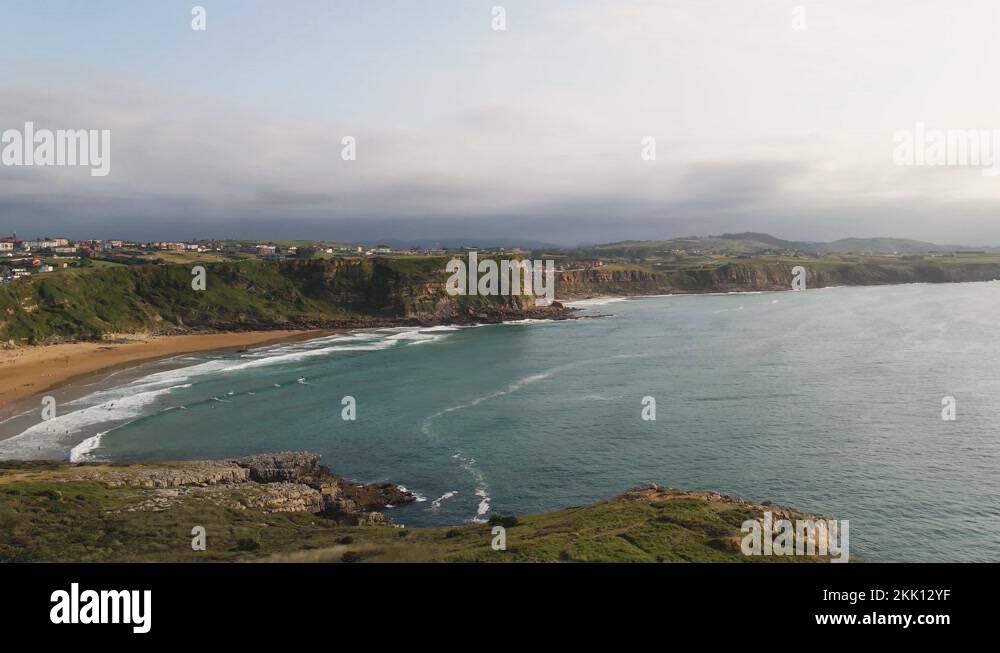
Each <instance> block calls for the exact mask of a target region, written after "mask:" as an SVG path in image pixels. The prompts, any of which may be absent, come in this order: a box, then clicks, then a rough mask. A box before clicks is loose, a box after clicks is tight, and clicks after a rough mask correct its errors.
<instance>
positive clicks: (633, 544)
mask: <svg viewBox="0 0 1000 653" xmlns="http://www.w3.org/2000/svg"><path fill="white" fill-rule="evenodd" d="M414 500H415V499H414V495H412V494H411V493H409V492H407V491H406V490H404V489H402V488H401V487H399V486H397V485H392V484H388V483H381V484H374V485H362V484H358V483H353V482H351V481H348V480H346V479H343V478H342V477H339V476H336V475H335V474H333V473H332V472H330V470H329V469H327V468H326V467H324V466H323V465H321V464H320V463H319V456H317V455H314V454H309V453H279V454H262V455H257V456H249V457H245V458H238V459H233V460H221V461H193V462H175V463H156V464H133V465H119V464H97V463H92V464H72V463H57V462H15V461H0V532H2V533H3V535H2V537H0V561H7V562H40V561H49V562H70V561H81V562H136V561H171V562H198V561H243V560H260V561H287V562H473V561H474V562H781V561H784V562H801V561H808V562H821V561H827V560H828V559H829V558H827V557H822V556H817V555H813V556H804V557H803V556H799V557H794V558H793V557H788V556H786V557H777V558H775V557H749V556H746V555H743V554H742V553H741V548H740V542H741V538H742V536H743V533H742V531H741V525H742V524H744V522H746V521H747V520H756V521H759V520H761V519H762V518H763V517H764V515H765V512H768V513H771V515H772V516H773V517H774V519H789V520H793V519H818V518H817V517H815V516H813V515H803V514H802V513H799V512H797V511H794V510H792V509H790V508H783V507H780V506H775V505H771V504H754V503H751V502H749V501H745V500H743V499H741V498H739V497H733V496H726V495H721V494H717V493H714V492H684V491H680V490H674V489H669V488H664V487H661V486H658V485H650V486H646V487H643V488H636V489H634V490H630V491H628V492H626V493H625V494H623V495H621V496H619V497H616V498H613V499H609V500H607V501H602V502H599V503H595V504H592V505H589V506H583V507H573V508H567V509H565V510H560V511H556V512H551V513H545V514H540V515H529V516H517V517H515V516H512V515H508V516H498V515H495V516H494V517H493V518H492V519H491V520H490V522H489V523H486V524H465V525H458V526H454V527H451V528H416V529H414V528H406V527H404V526H403V525H401V524H393V523H392V522H391V521H390V520H389V519H388V518H387V516H386V511H387V510H390V506H398V505H401V504H404V503H408V502H412V501H414ZM496 526H503V528H504V529H505V538H506V541H505V548H503V549H499V550H498V549H496V548H495V547H494V542H495V537H496V531H495V530H494V529H495V527H496ZM199 532H200V533H202V534H203V535H204V544H205V546H204V547H203V548H197V547H194V546H192V543H193V537H195V538H196V537H198V533H199Z"/></svg>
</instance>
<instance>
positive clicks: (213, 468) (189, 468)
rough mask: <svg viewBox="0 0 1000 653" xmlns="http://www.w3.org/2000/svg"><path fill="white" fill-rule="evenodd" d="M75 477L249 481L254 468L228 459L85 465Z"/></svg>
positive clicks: (121, 482)
mask: <svg viewBox="0 0 1000 653" xmlns="http://www.w3.org/2000/svg"><path fill="white" fill-rule="evenodd" d="M71 480H81V481H99V482H101V483H103V484H104V485H106V486H108V487H137V488H147V489H154V488H176V487H182V486H185V485H228V484H236V483H246V482H247V481H249V480H250V471H249V470H248V469H244V468H242V467H239V466H238V465H235V464H233V463H232V462H230V461H225V460H207V461H196V462H190V463H166V464H162V465H132V466H129V467H116V466H110V467H107V466H103V465H102V466H99V467H89V466H81V467H79V468H78V469H77V471H76V472H75V474H73V475H72V479H71Z"/></svg>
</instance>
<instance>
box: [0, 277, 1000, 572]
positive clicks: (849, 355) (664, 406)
mask: <svg viewBox="0 0 1000 653" xmlns="http://www.w3.org/2000/svg"><path fill="white" fill-rule="evenodd" d="M578 305H579V306H580V308H582V311H581V315H584V316H592V317H593V319H581V320H572V321H561V322H525V323H510V324H503V325H485V326H478V327H464V328H463V327H446V326H439V327H430V328H394V329H374V330H364V331H358V332H352V333H346V334H339V335H332V336H326V337H322V338H317V339H315V340H310V341H306V342H296V343H290V344H282V345H276V346H270V347H264V348H257V349H253V350H250V351H245V352H242V353H240V352H227V353H218V354H198V355H188V356H180V357H176V358H172V359H169V360H165V361H158V362H155V363H149V364H145V365H140V366H138V367H136V368H133V369H130V370H123V371H117V372H114V373H111V374H104V375H101V376H98V377H95V378H92V379H89V380H88V381H86V382H85V383H80V384H76V385H71V386H67V387H65V388H62V389H60V390H59V391H56V392H53V393H51V394H52V395H53V396H54V397H55V398H56V399H57V417H56V418H55V419H52V420H49V421H41V406H40V405H28V406H26V407H24V408H23V412H22V413H20V414H19V415H17V416H15V417H13V418H11V419H8V420H7V421H5V422H3V423H0V438H4V439H2V440H0V458H60V459H72V460H77V461H84V460H94V461H101V460H106V461H154V460H184V459H204V458H223V457H232V456H241V455H247V454H254V453H261V452H271V451H287V450H296V451H300V450H305V451H313V452H316V453H319V454H322V456H323V462H324V464H326V465H327V466H329V467H330V468H331V469H332V470H333V471H334V473H337V474H340V475H343V476H346V477H348V478H351V479H355V480H357V481H361V482H366V483H367V482H376V481H391V482H393V483H397V484H400V485H403V486H405V487H406V488H408V489H409V490H410V491H411V492H414V493H416V494H417V495H418V496H419V497H420V499H421V500H420V501H419V502H418V503H415V504H411V505H408V506H402V507H398V508H393V509H390V510H389V511H388V512H389V514H390V516H391V517H392V518H393V519H394V520H395V521H397V522H399V523H403V524H406V525H408V526H441V525H452V524H461V523H467V522H470V521H480V520H484V519H487V518H488V517H489V516H490V515H492V514H501V515H511V514H517V515H523V514H529V513H535V512H541V511H549V510H556V509H560V508H566V507H570V506H576V505H582V504H586V503H591V502H595V501H600V500H602V499H607V498H610V497H613V496H615V495H618V494H620V493H622V492H623V491H625V490H627V489H629V488H630V487H634V486H636V485H640V484H645V483H650V482H656V483H660V484H662V485H667V486H671V487H676V488H681V489H688V490H714V491H718V492H722V493H726V494H736V495H739V496H742V497H744V498H747V499H749V500H752V501H757V502H761V501H765V500H770V501H773V502H775V503H778V504H782V505H789V506H793V507H794V508H796V509H798V510H801V511H804V512H811V513H819V514H822V515H824V516H827V517H829V518H832V519H846V520H849V521H850V539H851V557H852V559H859V558H860V559H871V560H881V561H996V560H998V559H1000V474H998V471H1000V430H998V427H997V425H998V423H1000V374H998V373H997V371H996V370H997V359H996V358H994V354H997V353H998V350H1000V347H998V345H997V343H998V335H1000V328H998V321H1000V283H967V284H947V285H923V284H918V285H906V286H878V287H850V288H829V289H817V290H809V291H805V292H796V293H792V292H782V293H743V294H728V295H689V296H664V297H644V298H629V299H621V300H594V301H589V302H581V303H579V304H578ZM345 397H350V398H353V405H354V407H355V411H356V413H355V419H354V420H345V419H343V416H344V412H345V408H346V406H345V402H346V403H348V404H350V403H352V402H351V401H350V400H348V399H345ZM650 397H651V398H653V399H654V400H655V404H656V419H655V420H646V419H643V409H644V406H647V405H648V404H649V399H648V398H650ZM948 397H951V398H954V401H955V410H956V417H957V419H955V420H954V421H949V420H944V419H942V402H943V401H945V402H949V401H950V400H948V399H946V398H948ZM36 401H37V400H36ZM647 413H648V411H647ZM647 416H648V414H647Z"/></svg>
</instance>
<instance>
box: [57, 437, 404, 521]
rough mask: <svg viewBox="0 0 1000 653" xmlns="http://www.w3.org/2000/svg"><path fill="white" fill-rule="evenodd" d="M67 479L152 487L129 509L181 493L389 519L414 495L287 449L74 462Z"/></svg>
mask: <svg viewBox="0 0 1000 653" xmlns="http://www.w3.org/2000/svg"><path fill="white" fill-rule="evenodd" d="M65 480H88V481H98V482H100V483H103V484H104V485H106V486H108V487H112V488H143V489H150V490H154V491H155V492H153V493H152V494H150V495H149V496H148V497H146V498H145V499H144V500H143V501H142V502H140V503H138V504H135V505H133V506H130V507H129V508H127V511H129V512H134V511H162V510H168V509H169V508H170V506H171V505H173V504H174V503H176V501H178V500H180V499H181V498H185V497H190V496H201V497H203V498H205V499H207V500H210V501H212V502H213V503H215V504H217V505H224V506H227V507H230V508H234V509H248V508H251V509H256V510H261V511H264V512H308V513H313V514H319V515H323V516H325V517H328V518H330V519H334V520H336V521H338V522H342V523H348V524H358V525H365V524H384V523H389V520H388V519H387V518H386V517H385V515H383V514H381V513H379V512H376V511H378V510H381V509H384V508H386V507H389V506H399V505H405V504H407V503H412V502H413V501H416V497H415V496H414V495H413V494H411V493H410V492H407V491H405V490H403V489H401V488H400V487H399V486H397V485H393V484H392V483H373V484H369V485H363V484H359V483H354V482H351V481H348V480H346V479H344V478H342V477H340V476H337V475H335V474H333V473H332V472H331V471H330V470H329V469H328V468H327V467H325V466H324V465H321V464H320V456H319V455H317V454H313V453H305V452H285V453H273V454H260V455H255V456H246V457H244V458H236V459H233V460H217V461H194V462H180V463H163V464H153V465H132V466H128V467H124V466H121V467H119V466H106V465H99V466H90V465H81V466H78V467H74V468H73V471H72V472H70V473H69V474H67V476H66V478H65Z"/></svg>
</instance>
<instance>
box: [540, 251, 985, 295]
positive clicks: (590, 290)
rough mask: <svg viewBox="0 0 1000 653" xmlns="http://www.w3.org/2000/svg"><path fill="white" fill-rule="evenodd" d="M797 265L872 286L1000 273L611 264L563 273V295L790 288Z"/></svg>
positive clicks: (941, 265) (954, 266)
mask: <svg viewBox="0 0 1000 653" xmlns="http://www.w3.org/2000/svg"><path fill="white" fill-rule="evenodd" d="M796 266H802V267H803V268H805V269H806V286H807V287H809V288H823V287H827V286H871V285H884V284H902V283H953V282H969V281H992V280H994V279H1000V259H995V260H986V261H966V260H962V259H946V258H940V259H933V260H926V259H920V258H917V259H912V260H908V259H890V258H887V257H873V258H864V257H859V258H858V259H857V260H827V259H820V258H815V259H808V258H803V259H781V260H775V259H763V258H762V259H751V260H730V261H727V262H720V263H716V264H713V265H704V264H702V265H692V266H690V267H686V266H672V267H667V266H656V265H609V266H605V267H596V268H590V269H586V270H571V271H564V272H560V273H558V275H557V277H556V292H557V296H558V297H559V298H561V299H571V298H579V297H588V296H595V295H654V294H676V293H710V292H748V291H775V290H789V289H790V288H791V281H792V277H793V273H792V270H793V268H795V267H796Z"/></svg>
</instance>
